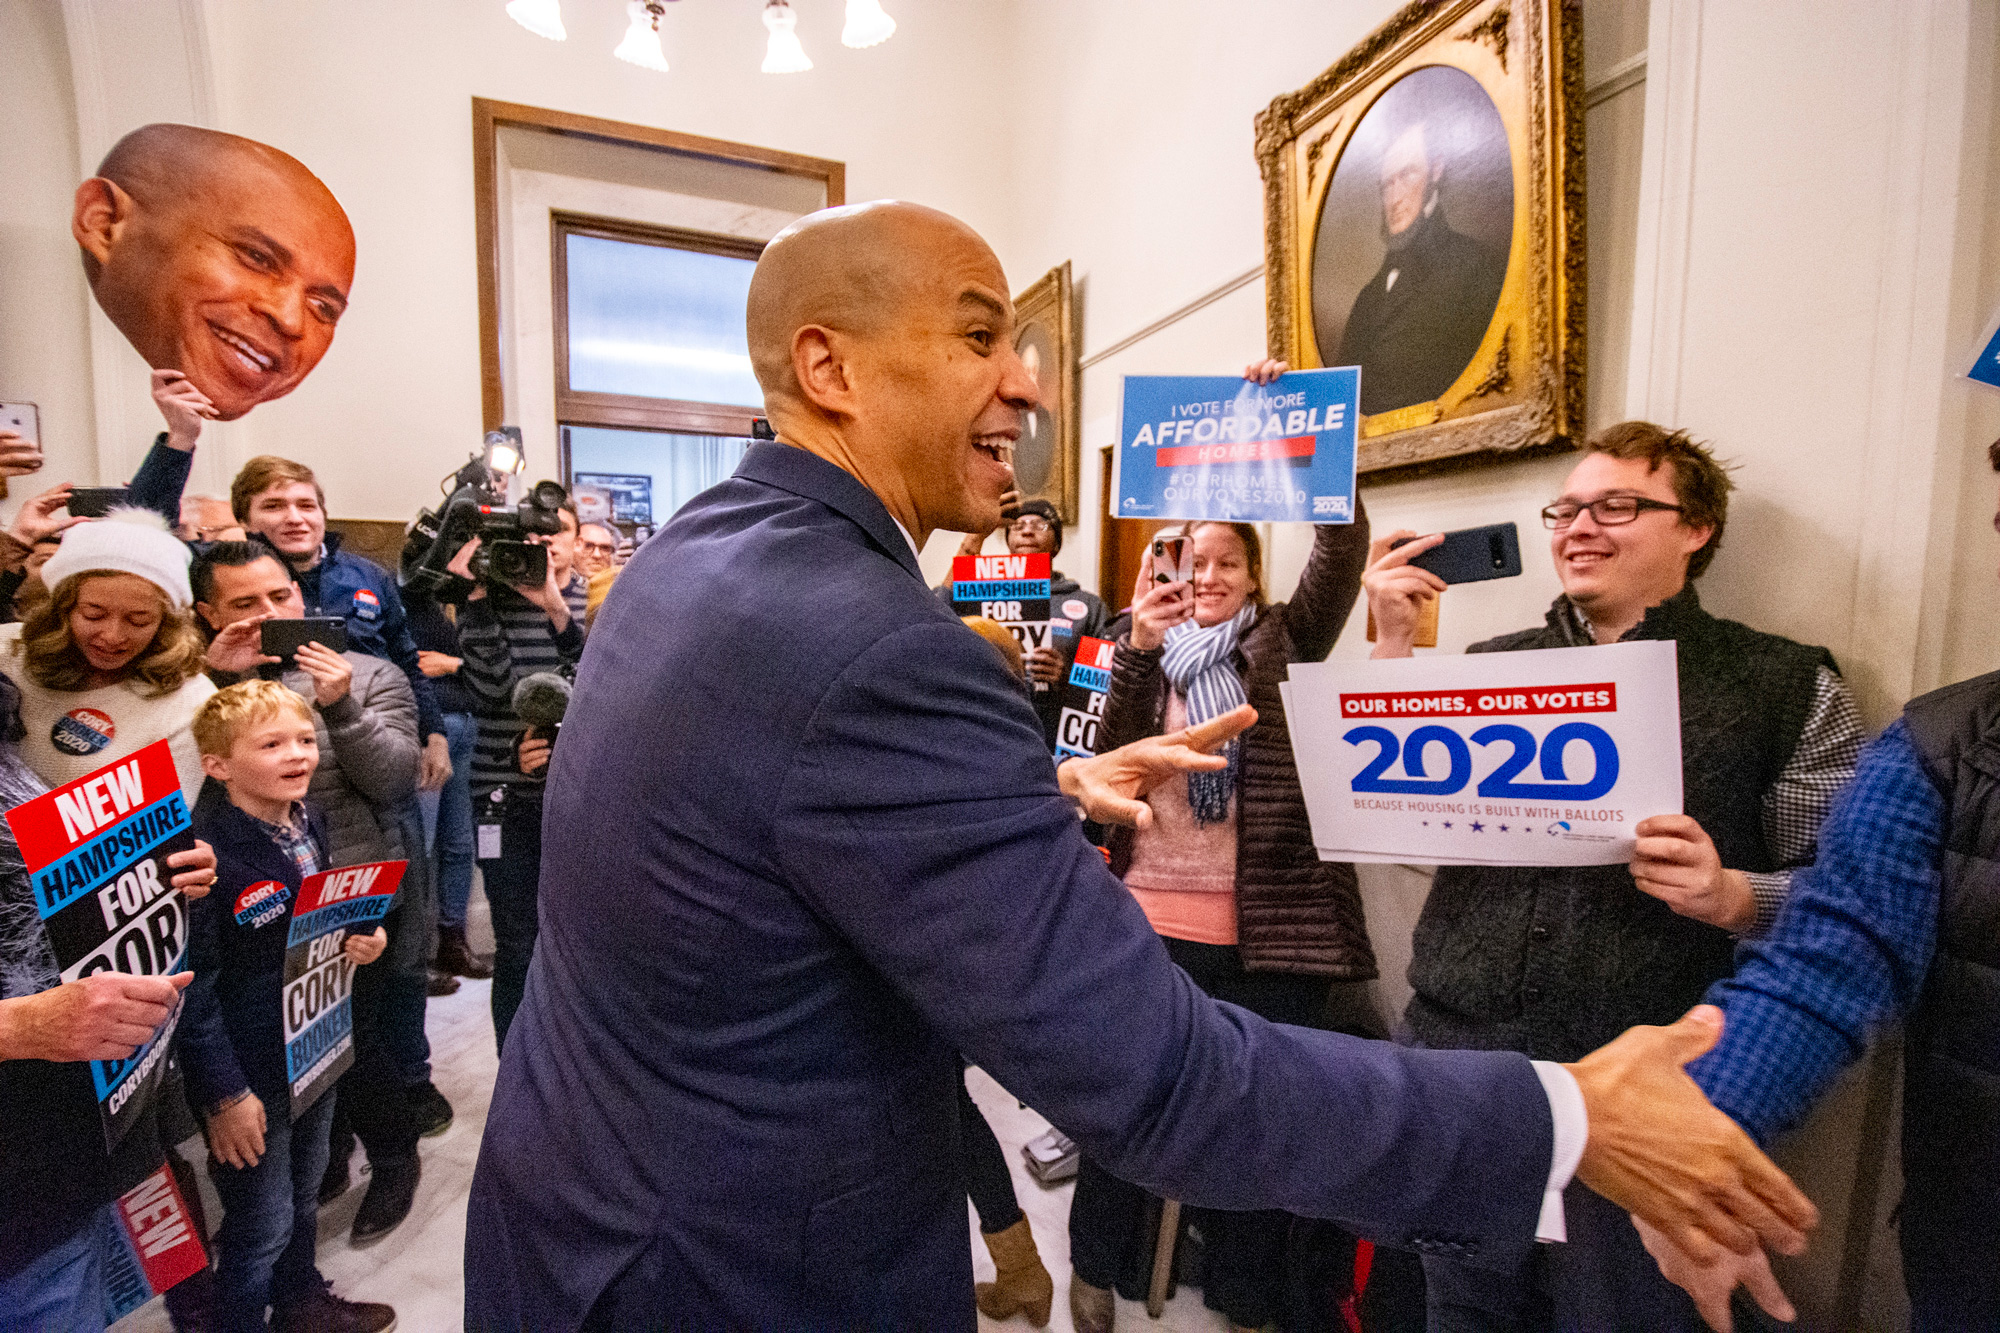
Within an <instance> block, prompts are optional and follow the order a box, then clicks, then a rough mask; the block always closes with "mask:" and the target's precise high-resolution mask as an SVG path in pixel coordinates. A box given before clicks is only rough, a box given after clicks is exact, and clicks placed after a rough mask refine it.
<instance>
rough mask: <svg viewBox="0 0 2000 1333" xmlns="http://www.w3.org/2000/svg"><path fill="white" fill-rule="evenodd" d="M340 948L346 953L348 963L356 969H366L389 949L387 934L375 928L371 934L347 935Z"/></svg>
mask: <svg viewBox="0 0 2000 1333" xmlns="http://www.w3.org/2000/svg"><path fill="white" fill-rule="evenodd" d="M340 947H341V950H342V951H343V952H344V953H346V955H347V961H348V962H350V963H352V964H354V965H355V966H356V967H366V966H368V964H370V963H372V962H374V961H375V960H376V959H377V958H380V957H381V956H382V951H383V950H384V949H386V948H388V947H389V932H388V931H386V930H384V929H382V927H380V926H377V927H375V929H374V932H373V933H371V934H367V935H349V936H348V937H347V940H346V942H345V943H343V944H342V945H341V946H340Z"/></svg>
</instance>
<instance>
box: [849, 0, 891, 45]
mask: <svg viewBox="0 0 2000 1333" xmlns="http://www.w3.org/2000/svg"><path fill="white" fill-rule="evenodd" d="M895 31H896V20H894V19H892V18H890V17H889V16H888V15H887V14H885V13H883V12H882V0H847V24H846V26H845V27H843V28H842V29H841V30H840V44H841V45H842V46H852V47H855V48H857V49H858V48H860V47H864V46H876V45H879V44H880V43H882V42H886V41H888V40H889V38H890V37H891V36H893V35H894V34H895Z"/></svg>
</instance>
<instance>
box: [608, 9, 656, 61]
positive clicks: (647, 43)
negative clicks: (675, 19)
mask: <svg viewBox="0 0 2000 1333" xmlns="http://www.w3.org/2000/svg"><path fill="white" fill-rule="evenodd" d="M625 10H626V12H627V13H628V14H630V15H631V17H632V24H631V26H630V27H628V28H626V29H625V40H624V41H622V42H620V43H618V49H617V50H616V51H613V52H612V53H611V54H612V55H614V56H617V57H618V58H619V59H620V60H629V61H630V62H631V63H633V64H635V65H638V66H640V67H642V68H645V69H656V70H658V71H659V72H660V73H662V74H665V73H666V72H667V53H666V52H665V51H663V50H661V49H660V15H662V14H664V13H666V12H667V7H666V6H665V5H663V4H661V3H660V0H630V3H628V4H627V5H626V6H625Z"/></svg>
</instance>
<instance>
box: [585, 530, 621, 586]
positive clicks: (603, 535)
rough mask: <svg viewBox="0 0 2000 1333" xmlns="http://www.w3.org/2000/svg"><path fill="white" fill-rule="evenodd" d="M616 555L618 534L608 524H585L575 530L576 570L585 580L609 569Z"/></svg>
mask: <svg viewBox="0 0 2000 1333" xmlns="http://www.w3.org/2000/svg"><path fill="white" fill-rule="evenodd" d="M617 555H618V534H617V533H616V532H615V531H613V530H612V528H611V526H610V524H608V523H586V524H584V525H583V526H582V527H580V528H578V529H577V530H576V568H577V572H578V573H580V574H582V575H583V577H584V578H585V579H592V578H595V577H596V576H597V575H598V574H600V573H602V572H603V571H605V570H607V569H609V568H611V566H612V564H613V563H614V562H615V560H616V558H617Z"/></svg>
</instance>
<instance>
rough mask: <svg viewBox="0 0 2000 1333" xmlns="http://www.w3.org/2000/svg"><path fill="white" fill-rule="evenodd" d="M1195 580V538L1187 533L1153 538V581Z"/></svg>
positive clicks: (1176, 581)
mask: <svg viewBox="0 0 2000 1333" xmlns="http://www.w3.org/2000/svg"><path fill="white" fill-rule="evenodd" d="M1193 581H1194V539H1193V538H1191V537H1189V536H1187V535H1186V534H1185V533H1180V534H1176V535H1162V536H1158V537H1155V538H1153V582H1155V583H1191V582H1193Z"/></svg>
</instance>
